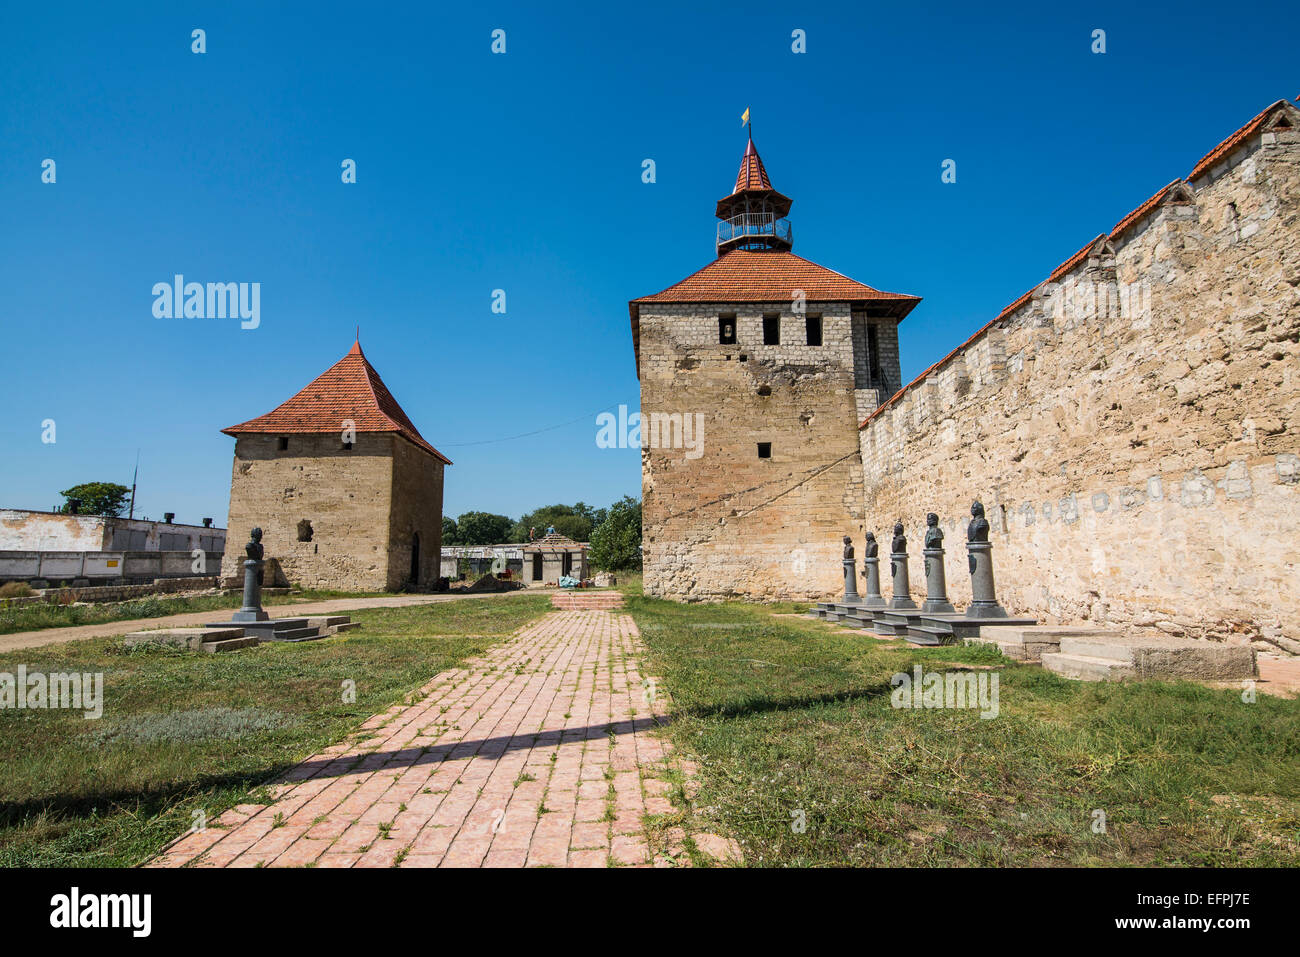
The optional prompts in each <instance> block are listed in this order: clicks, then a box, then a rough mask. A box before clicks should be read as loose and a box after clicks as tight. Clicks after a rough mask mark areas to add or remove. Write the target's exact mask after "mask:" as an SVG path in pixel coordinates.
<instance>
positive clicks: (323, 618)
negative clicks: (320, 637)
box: [307, 615, 352, 630]
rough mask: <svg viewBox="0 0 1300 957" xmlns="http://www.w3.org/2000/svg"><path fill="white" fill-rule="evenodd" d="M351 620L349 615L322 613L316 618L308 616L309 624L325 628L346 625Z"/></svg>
mask: <svg viewBox="0 0 1300 957" xmlns="http://www.w3.org/2000/svg"><path fill="white" fill-rule="evenodd" d="M351 620H352V619H351V618H349V617H348V616H347V615H320V616H318V617H315V618H308V619H307V624H309V625H311V627H313V628H320V629H322V630H323V629H325V628H334V627H337V626H338V625H346V624H347V623H348V622H350V621H351Z"/></svg>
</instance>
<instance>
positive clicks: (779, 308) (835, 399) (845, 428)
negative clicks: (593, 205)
mask: <svg viewBox="0 0 1300 957" xmlns="http://www.w3.org/2000/svg"><path fill="white" fill-rule="evenodd" d="M807 311H808V313H810V314H818V313H820V314H821V316H822V343H823V344H822V345H821V346H808V345H806V327H805V323H804V316H802V315H797V314H794V313H792V311H791V309H790V304H789V303H739V304H737V303H731V304H727V303H717V304H701V303H692V304H667V303H654V304H651V303H645V304H642V306H641V311H640V328H641V346H640V362H641V413H642V428H643V429H646V428H649V423H648V421H647V420H648V418H649V416H651V415H653V414H660V415H662V414H678V415H681V416H683V417H690V418H689V419H688V420H687V421H690V422H696V421H700V422H702V424H703V433H702V436H699V435H695V434H692V435H691V438H692V440H695V439H701V438H702V442H701V443H700V445H699V454H698V456H697V457H688V456H695V455H696V453H695V452H693V451H691V449H689V448H684V447H675V448H663V447H660V448H653V447H651V448H643V449H642V460H641V461H642V492H643V506H642V520H643V533H644V535H643V548H644V568H645V590H646V593H647V594H650V595H660V596H664V597H668V598H675V599H680V600H701V599H704V600H709V599H722V598H727V597H731V596H737V595H744V596H748V597H751V598H760V599H765V598H767V599H776V598H810V597H814V596H820V595H824V594H825V593H827V592H829V591H830V590H832V589H834V588H835V587H837V583H838V582H839V572H838V569H839V567H840V566H839V562H840V548H841V546H840V545H839V544H838V542H839V538H840V536H842V535H844V534H846V533H851V534H854V535H855V536H856V535H858V531H859V529H860V528H861V527H862V474H861V467H860V461H859V458H858V443H857V435H856V425H857V422H858V421H859V417H858V414H857V401H856V397H855V391H854V356H853V342H852V332H851V326H850V314H849V304H848V303H809V304H808V305H807ZM732 312H734V313H736V314H737V324H738V326H737V340H738V344H736V345H719V344H718V315H719V313H732ZM774 312H775V313H780V316H781V337H780V338H781V345H774V346H764V345H762V342H763V315H764V313H774ZM697 415H698V416H699V417H700V418H699V419H696V418H694V417H695V416H697ZM760 442H770V443H771V457H770V458H759V457H758V443H760ZM677 444H678V445H679V446H681V445H689V444H690V443H677Z"/></svg>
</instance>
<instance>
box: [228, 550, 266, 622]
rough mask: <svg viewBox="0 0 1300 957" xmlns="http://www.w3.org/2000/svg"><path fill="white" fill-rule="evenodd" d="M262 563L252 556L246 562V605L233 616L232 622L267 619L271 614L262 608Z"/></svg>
mask: <svg viewBox="0 0 1300 957" xmlns="http://www.w3.org/2000/svg"><path fill="white" fill-rule="evenodd" d="M261 574H262V563H261V562H260V561H258V560H257V559H254V558H250V559H248V560H247V561H245V562H244V605H243V607H242V608H240V609H239V611H237V612H235V613H234V615H232V616H231V618H230V620H231V621H232V622H239V621H266V620H267V619H269V618H270V617H271V616H270V615H268V614H267V613H266V612H265V611H263V610H262V585H261V583H260V581H259V579H260V578H261Z"/></svg>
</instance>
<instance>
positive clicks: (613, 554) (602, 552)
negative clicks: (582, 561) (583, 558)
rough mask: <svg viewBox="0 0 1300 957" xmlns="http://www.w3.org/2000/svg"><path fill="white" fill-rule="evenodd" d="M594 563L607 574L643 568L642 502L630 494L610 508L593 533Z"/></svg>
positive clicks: (589, 553)
mask: <svg viewBox="0 0 1300 957" xmlns="http://www.w3.org/2000/svg"><path fill="white" fill-rule="evenodd" d="M588 556H589V557H590V558H591V563H592V564H593V565H595V566H596V567H597V568H601V569H604V570H605V571H624V570H627V569H633V568H640V567H641V503H640V502H638V501H637V500H636V499H634V498H632V497H631V496H630V495H624V496H623V497H622V498H621V499H619V500H618V501H617V502H615V503H614V504H613V505H611V506H610V507H609V512H608V514H607V516H606V518H605V520H604V521H603V522H601V523H600V524H599V525H597V526H596V528H595V530H593V531H592V533H591V549H590V551H589V552H588Z"/></svg>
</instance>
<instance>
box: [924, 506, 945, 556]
mask: <svg viewBox="0 0 1300 957" xmlns="http://www.w3.org/2000/svg"><path fill="white" fill-rule="evenodd" d="M925 547H926V548H943V529H941V528H940V527H939V516H938V515H936V514H934V512H931V513H930V514H929V515H927V516H925Z"/></svg>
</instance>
